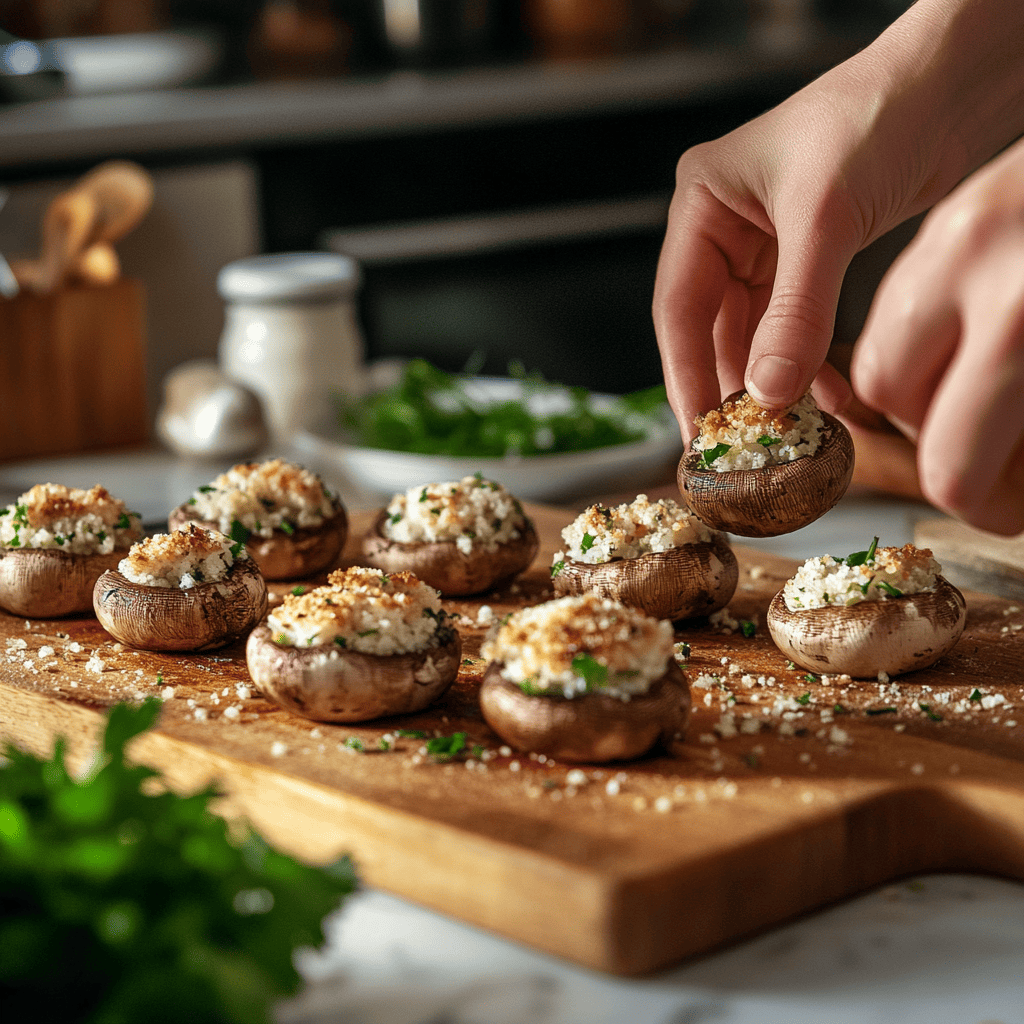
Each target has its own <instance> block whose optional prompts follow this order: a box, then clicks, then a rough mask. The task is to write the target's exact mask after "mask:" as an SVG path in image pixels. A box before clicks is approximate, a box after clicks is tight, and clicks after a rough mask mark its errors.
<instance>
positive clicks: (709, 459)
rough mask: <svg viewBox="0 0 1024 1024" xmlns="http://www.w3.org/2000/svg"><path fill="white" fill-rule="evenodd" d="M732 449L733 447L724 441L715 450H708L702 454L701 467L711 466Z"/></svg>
mask: <svg viewBox="0 0 1024 1024" xmlns="http://www.w3.org/2000/svg"><path fill="white" fill-rule="evenodd" d="M731 448H732V445H731V444H726V443H725V442H724V441H723V442H722V443H721V444H716V445H715V447H714V448H706V449H705V450H704V451H702V452H701V453H700V461H701V465H703V466H705V467H707V466H710V465H711V464H712V463H713V462H715V460H716V459H720V458H721V457H722V456H723V455H725V453H726V452H728V451H729V450H730V449H731Z"/></svg>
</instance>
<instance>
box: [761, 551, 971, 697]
mask: <svg viewBox="0 0 1024 1024" xmlns="http://www.w3.org/2000/svg"><path fill="white" fill-rule="evenodd" d="M941 568H942V567H941V566H940V565H939V563H938V562H936V561H935V559H934V558H933V557H932V553H931V551H929V550H928V549H927V548H916V547H914V545H912V544H906V545H904V546H903V547H902V548H895V547H888V548H879V547H878V538H877V537H876V538H875V539H874V540H873V541H872V543H871V546H870V547H869V548H868V549H867V550H866V551H859V552H856V553H855V554H852V555H850V556H848V557H847V558H833V557H832V556H831V555H824V556H822V557H820V558H811V559H808V560H807V561H806V562H804V564H803V565H802V566H801V567H800V569H799V570H798V571H797V573H796V575H795V576H793V577H792V579H790V580H788V581H787V582H786V585H785V586H784V587H783V589H782V591H780V593H778V594H777V595H776V596H775V597H774V598H773V600H772V603H771V605H770V606H769V608H768V628H769V630H770V631H771V634H772V639H773V640H774V641H775V643H776V645H777V646H778V647H779V649H780V650H781V651H782V652H783V653H784V654H786V655H787V656H788V657H789V658H791V659H792V660H793V661H794V662H795V663H796V664H798V665H800V666H802V667H803V668H806V669H810V670H811V671H812V672H820V673H838V674H846V675H849V676H853V677H855V678H863V679H869V678H875V677H877V676H878V675H879V673H883V672H884V673H885V674H886V675H888V676H894V675H898V674H900V673H903V672H913V671H914V670H916V669H921V668H927V667H928V666H929V665H932V664H934V663H935V662H936V661H938V659H939V658H941V657H942V656H943V655H944V654H946V653H947V652H948V651H950V650H951V649H952V648H953V646H954V645H955V644H956V642H957V641H958V640H959V639H960V635H961V634H962V633H963V630H964V623H965V622H966V619H967V605H966V602H965V601H964V596H963V594H961V593H960V591H959V590H957V589H956V587H954V586H953V585H952V584H950V583H949V582H948V581H947V580H946V579H944V578H943V577H942V576H941V575H940V573H941Z"/></svg>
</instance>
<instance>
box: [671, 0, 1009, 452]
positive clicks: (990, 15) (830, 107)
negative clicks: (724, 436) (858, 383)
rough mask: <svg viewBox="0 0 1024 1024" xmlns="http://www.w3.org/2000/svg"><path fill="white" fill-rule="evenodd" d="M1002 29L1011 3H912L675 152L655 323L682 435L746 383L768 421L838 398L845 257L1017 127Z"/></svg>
mask: <svg viewBox="0 0 1024 1024" xmlns="http://www.w3.org/2000/svg"><path fill="white" fill-rule="evenodd" d="M1011 22H1012V23H1013V25H1019V26H1020V27H1021V29H1022V30H1024V5H1020V4H1019V0H1013V2H1010V0H972V2H968V0H920V2H919V3H917V4H915V5H913V7H911V9H910V10H909V11H908V12H907V14H905V15H904V16H903V17H902V18H901V19H899V20H898V21H897V22H896V23H895V24H894V25H893V26H892V27H890V29H889V30H887V32H886V33H883V35H882V36H881V37H880V38H879V40H876V42H875V43H874V44H872V46H871V47H869V48H867V49H866V50H864V51H862V52H861V53H860V54H858V55H857V56H856V57H854V58H851V60H849V61H846V62H845V63H844V64H842V65H840V66H839V67H837V68H835V69H833V70H832V71H830V72H829V73H828V74H826V75H824V76H822V77H821V78H819V79H818V80H817V81H815V82H813V83H812V84H811V85H809V86H808V87H806V88H805V89H803V90H801V91H800V92H799V93H797V94H795V95H794V96H793V97H790V99H788V100H787V101H786V102H784V103H783V104H781V105H780V106H779V107H776V108H775V109H774V110H772V111H769V112H768V113H767V114H765V115H763V116H762V117H760V118H757V119H756V120H754V121H752V122H750V123H749V124H747V125H744V126H743V127H741V128H739V129H737V130H736V131H734V132H732V133H730V134H729V135H727V136H725V137H724V138H722V139H719V140H717V141H714V142H710V143H705V144H703V145H700V146H696V147H694V148H693V149H691V150H689V151H688V152H687V153H684V154H683V157H682V158H681V159H680V161H679V165H678V169H677V177H676V192H675V196H674V198H673V201H672V207H671V210H670V213H669V224H668V229H667V232H666V239H665V244H664V246H663V249H662V254H661V259H660V261H659V267H658V275H657V280H656V283H655V296H654V320H655V328H656V331H657V335H658V343H659V347H660V349H661V354H662V365H663V369H664V373H665V382H666V385H667V388H668V394H669V399H670V401H671V402H672V405H673V408H674V410H675V412H676V415H677V418H678V419H679V422H680V425H681V428H682V430H683V432H684V434H685V435H686V436H687V437H689V436H691V435H692V434H693V432H694V428H693V420H694V417H695V416H696V415H698V414H699V413H703V412H706V411H707V410H708V409H710V408H713V407H715V406H717V405H718V404H719V402H720V401H721V399H722V397H723V396H724V395H727V394H730V393H731V392H733V391H736V390H738V389H739V388H740V387H743V386H745V387H746V389H747V390H748V391H749V392H750V393H751V394H752V395H753V397H754V398H755V399H756V400H757V401H758V402H759V403H760V404H762V405H764V406H766V407H768V408H780V407H784V406H786V405H789V404H791V403H792V402H794V401H796V400H797V399H798V398H799V396H800V395H801V394H802V393H803V391H805V390H806V388H807V387H808V385H809V384H810V383H811V382H812V380H815V378H817V379H816V387H815V391H816V394H817V398H818V400H819V402H820V403H821V404H822V405H823V406H824V407H825V408H826V409H827V410H828V411H831V412H837V411H840V410H841V408H842V406H843V405H844V404H845V402H846V401H847V399H848V397H849V390H848V388H847V386H846V385H845V383H844V382H843V381H842V379H841V378H840V377H839V376H838V374H836V373H835V372H834V371H832V370H831V369H830V368H829V367H828V366H824V367H823V361H824V358H825V354H826V352H827V349H828V345H829V341H830V339H831V335H832V328H833V322H834V317H835V310H836V305H837V302H838V296H839V289H840V285H841V282H842V278H843V275H844V273H845V271H846V268H847V266H848V264H849V261H850V259H851V258H852V257H853V255H854V254H855V253H856V252H857V251H858V250H859V249H861V248H863V247H864V246H866V245H867V244H869V243H870V242H871V241H873V240H874V239H876V238H878V237H879V236H880V235H882V234H884V233H885V232H886V231H888V230H889V229H890V228H892V227H895V226H896V224H898V223H900V222H901V221H903V220H905V219H906V218H908V217H910V216H913V215H914V214H916V213H919V212H921V211H923V210H925V209H927V208H928V207H929V206H930V205H932V204H933V203H934V202H935V201H936V200H938V199H940V198H941V197H943V196H944V195H946V194H947V192H948V191H949V190H950V189H951V188H952V187H953V186H954V185H955V184H956V182H957V181H959V180H960V179H961V178H962V177H963V175H964V174H966V173H968V172H969V171H970V170H971V169H972V168H973V167H976V166H977V165H978V164H979V163H980V162H981V161H983V160H984V159H987V158H988V156H990V155H991V153H992V152H994V151H996V150H997V149H998V148H1000V147H1001V146H1002V145H1005V143H1006V142H1007V141H1008V140H1009V139H1010V138H1012V137H1013V135H1014V134H1015V133H1016V132H1019V131H1020V130H1021V128H1024V89H1022V88H1021V82H1020V81H1019V79H1020V77H1021V75H1024V65H1022V64H1021V62H1020V61H1019V52H1018V47H1017V44H1016V42H1010V41H1009V40H1010V36H1011V35H1012V33H1010V35H1008V34H1007V26H1008V25H1010V23H1011ZM993 27H994V28H995V31H993ZM1017 38H1019V37H1017ZM1004 51H1005V52H1004ZM981 69H985V70H984V71H982V70H981ZM997 115H998V116H997Z"/></svg>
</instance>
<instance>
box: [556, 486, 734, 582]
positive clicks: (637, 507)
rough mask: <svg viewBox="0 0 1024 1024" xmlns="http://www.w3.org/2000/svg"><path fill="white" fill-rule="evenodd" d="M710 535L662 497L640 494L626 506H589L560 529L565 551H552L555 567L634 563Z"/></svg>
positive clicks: (704, 539) (698, 522)
mask: <svg viewBox="0 0 1024 1024" xmlns="http://www.w3.org/2000/svg"><path fill="white" fill-rule="evenodd" d="M714 535H715V534H714V531H713V530H711V529H710V528H709V527H707V526H705V524H704V523H702V522H701V521H700V520H699V519H698V518H697V517H696V516H694V515H692V514H691V513H690V512H689V511H688V510H687V509H684V508H682V507H681V506H680V505H679V504H677V503H676V502H674V501H672V499H671V498H662V499H660V500H659V501H654V502H652V501H650V500H648V497H647V495H646V494H639V495H637V497H636V498H635V499H634V500H633V501H631V502H630V503H629V504H624V505H618V506H617V507H615V508H608V507H607V506H604V505H591V506H590V508H588V509H586V510H585V511H584V512H581V513H580V515H578V516H577V517H576V518H575V519H574V520H573V521H572V522H571V523H570V524H569V525H568V526H567V527H565V529H564V530H562V540H563V541H565V544H566V550H565V551H559V552H556V554H555V557H554V560H553V561H554V564H556V565H557V563H558V562H559V561H562V560H563V559H564V558H566V557H568V558H570V559H572V560H573V561H575V562H586V563H588V564H592V565H593V564H597V563H600V562H610V561H612V559H614V558H638V557H639V556H640V555H646V554H649V553H651V552H654V551H669V550H671V549H672V548H678V547H682V546H683V545H685V544H700V543H705V544H706V543H708V542H710V541H711V540H712V539H713V538H714Z"/></svg>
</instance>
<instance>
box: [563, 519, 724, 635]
mask: <svg viewBox="0 0 1024 1024" xmlns="http://www.w3.org/2000/svg"><path fill="white" fill-rule="evenodd" d="M738 580H739V567H738V565H737V563H736V556H735V555H734V554H733V552H732V548H731V547H729V542H728V541H727V540H726V539H725V537H723V536H721V535H718V534H716V535H715V536H714V537H713V538H712V540H711V541H701V542H698V543H695V544H682V545H680V546H679V547H676V548H670V549H669V550H668V551H651V552H648V553H647V554H643V555H639V556H638V557H636V558H616V559H613V560H612V561H610V562H598V563H595V564H592V563H589V562H577V561H574V560H573V559H571V558H566V559H565V563H564V565H563V566H562V568H561V570H560V571H559V572H558V573H557V574H556V575H555V576H554V577H553V578H552V581H551V582H552V585H553V587H554V590H555V593H556V594H558V595H559V596H562V595H566V594H584V593H586V592H587V591H593V592H594V593H596V594H600V595H601V597H610V598H612V599H614V600H616V601H621V602H622V603H623V604H626V605H629V606H630V607H632V608H639V609H640V610H641V611H643V612H646V613H647V614H648V615H650V616H651V617H653V618H655V619H671V620H673V621H674V620H677V619H691V618H696V617H698V616H702V615H710V614H711V613H712V612H716V611H718V609H719V608H724V607H725V606H726V605H727V604H728V603H729V600H730V599H731V598H732V595H733V594H734V593H735V591H736V584H737V582H738Z"/></svg>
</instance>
